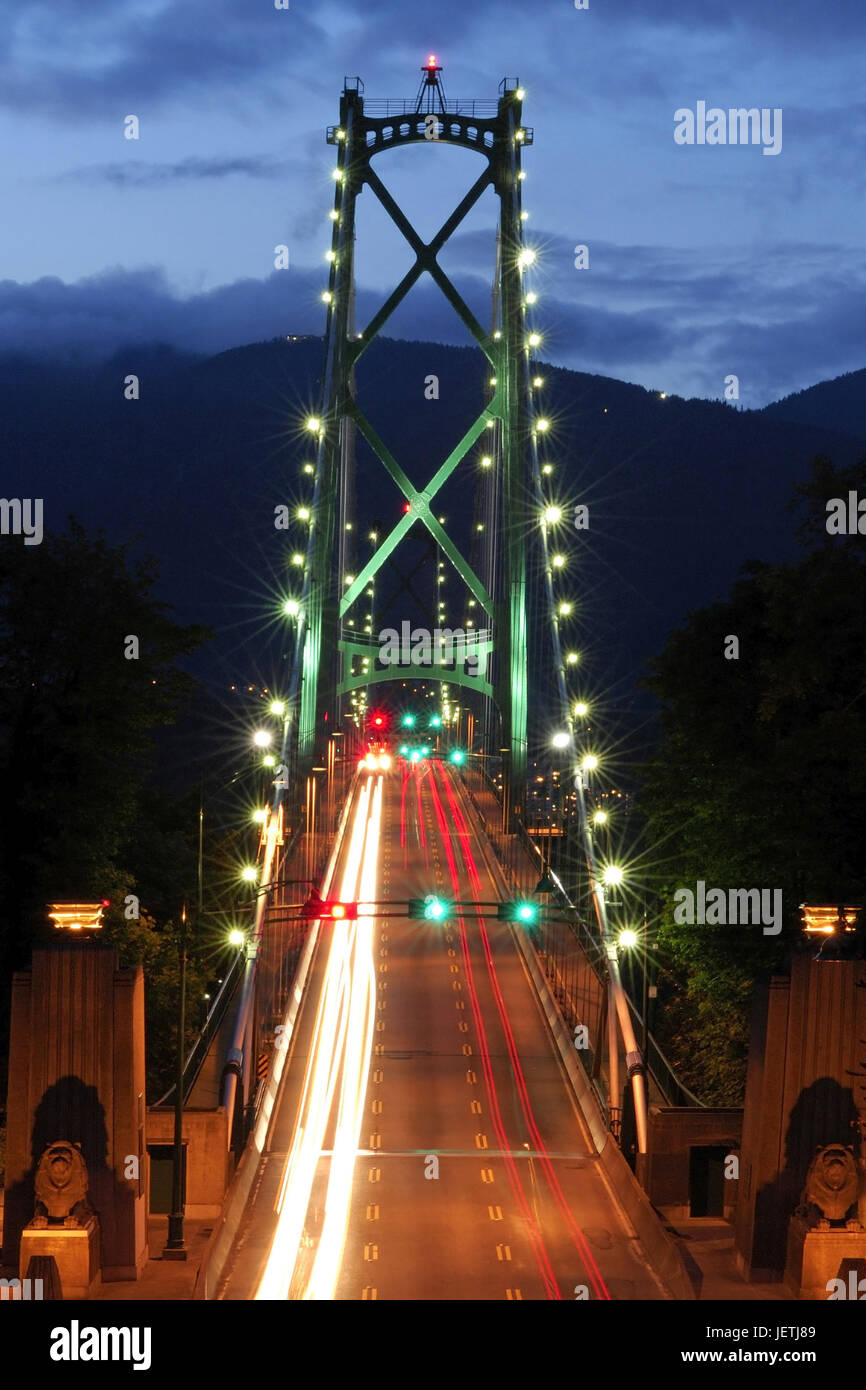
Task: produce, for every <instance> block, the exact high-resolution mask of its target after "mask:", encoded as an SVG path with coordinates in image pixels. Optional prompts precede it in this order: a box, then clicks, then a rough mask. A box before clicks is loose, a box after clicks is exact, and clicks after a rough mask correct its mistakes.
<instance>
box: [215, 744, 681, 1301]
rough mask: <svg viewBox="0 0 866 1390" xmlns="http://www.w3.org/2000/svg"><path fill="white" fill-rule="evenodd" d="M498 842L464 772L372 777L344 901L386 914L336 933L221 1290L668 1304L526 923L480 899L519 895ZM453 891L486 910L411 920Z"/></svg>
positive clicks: (330, 929)
mask: <svg viewBox="0 0 866 1390" xmlns="http://www.w3.org/2000/svg"><path fill="white" fill-rule="evenodd" d="M483 838H484V837H483V835H482V834H480V833H479V831H478V828H477V823H476V821H475V819H474V816H473V813H472V810H471V806H470V804H469V801H468V798H467V797H466V796H465V794H464V793H463V791H462V788H461V786H460V780H459V776H457V775H456V774H455V773H454V772H452V770H451V769H450V768H449V767H447V766H446V765H444V764H441V763H439V762H421V763H418V764H415V765H414V766H411V767H410V766H407V765H406V764H405V763H403V762H402V761H401V762H400V763H399V764H396V765H395V767H394V769H393V770H392V771H388V772H385V773H371V774H369V775H364V776H362V778H361V779H360V784H359V786H358V788H357V790H356V793H355V798H354V802H353V806H352V809H351V812H350V815H349V817H348V819H347V823H346V830H345V833H344V836H343V841H342V845H341V849H340V853H339V856H338V859H337V863H336V868H335V873H334V875H333V880H332V887H331V890H330V891H329V892H328V897H330V898H333V897H339V898H343V899H346V900H360V901H361V902H362V903H363V902H369V903H376V904H377V905H379V904H383V905H382V906H377V908H371V909H370V910H369V913H368V914H365V913H364V909H363V907H362V909H361V915H359V918H358V920H357V921H346V922H333V923H331V922H325V921H323V922H322V923H321V925H320V935H319V942H318V945H317V948H316V953H315V957H314V960H313V964H312V968H311V974H310V979H309V983H308V985H307V989H306V992H305V997H304V1002H303V1005H302V1007H301V1010H300V1013H299V1016H298V1020H297V1024H296V1027H295V1031H294V1035H293V1037H292V1040H291V1044H290V1050H289V1053H288V1057H287V1066H286V1068H285V1072H284V1077H283V1083H282V1088H281V1091H280V1093H279V1096H278V1100H277V1104H276V1106H275V1109H274V1116H273V1120H272V1123H271V1127H270V1132H269V1134H268V1139H267V1143H266V1146H265V1151H264V1153H263V1155H262V1159H261V1161H260V1165H259V1171H258V1173H257V1175H256V1179H255V1181H254V1184H253V1188H252V1193H251V1197H250V1201H249V1203H248V1205H247V1209H246V1211H245V1213H244V1216H243V1219H242V1221H241V1223H240V1225H239V1229H238V1234H237V1238H236V1240H235V1244H234V1247H233V1250H232V1253H231V1256H230V1259H229V1263H228V1266H227V1272H226V1275H225V1276H224V1278H223V1281H222V1284H221V1287H220V1290H219V1294H218V1296H220V1297H223V1298H228V1299H251V1298H268V1299H284V1298H291V1299H305V1298H307V1299H328V1300H332V1299H349V1300H352V1299H361V1300H363V1299H371V1300H372V1299H389V1300H396V1299H404V1300H434V1301H435V1300H445V1301H447V1300H473V1299H479V1300H491V1299H492V1300H501V1299H569V1300H573V1299H575V1298H588V1299H659V1298H663V1297H664V1296H665V1295H664V1292H663V1290H662V1288H661V1286H660V1284H659V1283H658V1281H657V1280H656V1278H655V1276H654V1275H653V1273H652V1272H651V1270H650V1269H649V1268H648V1266H647V1263H646V1261H645V1259H644V1257H643V1252H642V1250H641V1247H640V1245H639V1244H638V1242H637V1240H636V1237H635V1235H634V1232H633V1231H632V1230H631V1228H630V1226H629V1224H628V1221H627V1219H626V1218H625V1216H624V1214H623V1213H621V1211H620V1209H619V1207H618V1204H617V1203H616V1201H615V1199H614V1197H613V1195H612V1193H611V1191H610V1189H609V1187H608V1184H607V1182H606V1180H605V1178H604V1176H603V1174H602V1172H601V1171H600V1169H599V1167H598V1164H597V1163H596V1161H595V1160H594V1159H593V1157H592V1150H591V1145H590V1143H589V1140H588V1136H587V1133H586V1129H585V1126H584V1124H583V1121H582V1118H581V1116H580V1114H579V1111H578V1109H577V1105H576V1103H575V1101H574V1099H573V1096H572V1093H571V1090H570V1087H569V1084H568V1080H567V1077H566V1074H565V1071H564V1069H563V1067H562V1063H561V1061H560V1059H559V1056H558V1054H557V1052H556V1050H555V1047H554V1044H553V1041H552V1038H551V1036H550V1032H549V1029H548V1026H547V1023H546V1021H545V1018H544V1015H543V1013H542V1010H541V1006H540V1003H539V1001H538V998H537V995H536V993H535V990H534V988H533V986H532V984H531V982H530V979H529V976H528V974H527V971H526V967H525V965H524V963H523V960H522V958H521V955H520V953H519V951H518V949H517V946H516V944H515V938H514V936H513V935H512V933H513V932H515V931H520V930H524V929H523V928H521V927H518V926H512V925H511V924H509V923H506V922H499V921H497V920H496V918H495V917H494V916H491V915H490V913H491V911H492V909H490V908H488V909H487V914H486V915H485V914H483V913H482V912H480V911H477V910H476V909H475V907H474V904H476V903H480V904H484V903H490V902H492V901H496V900H499V898H500V897H501V892H500V889H499V888H498V886H497V880H496V878H495V870H494V869H493V866H492V856H491V854H490V851H489V849H488V850H485V847H484V843H483ZM431 893H432V894H435V895H436V896H438V897H440V898H441V899H442V900H443V901H447V900H452V901H459V902H463V903H467V904H471V905H472V906H468V907H464V908H463V909H462V911H457V910H455V911H453V912H449V915H448V916H447V917H446V918H445V919H444V920H442V921H417V920H410V919H408V918H407V917H406V916H402V915H397V914H399V913H400V912H401V911H402V912H403V913H405V911H406V907H405V904H406V902H407V900H408V899H410V898H424V897H425V896H426V895H427V894H431ZM388 903H393V904H394V907H393V908H389V907H388V905H387V904H388ZM391 912H393V913H394V915H393V916H390V915H385V916H383V915H382V913H386V914H390V913H391ZM374 914H375V915H374Z"/></svg>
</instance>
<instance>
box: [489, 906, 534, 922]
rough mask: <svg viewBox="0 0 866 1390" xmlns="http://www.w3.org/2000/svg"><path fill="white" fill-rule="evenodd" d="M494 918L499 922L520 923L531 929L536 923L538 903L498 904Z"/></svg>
mask: <svg viewBox="0 0 866 1390" xmlns="http://www.w3.org/2000/svg"><path fill="white" fill-rule="evenodd" d="M496 916H497V917H498V918H499V920H500V922H522V924H523V926H524V927H532V926H534V925H535V923H536V922H537V921H538V903H529V902H525V901H524V902H514V903H500V904H499V906H498V907H497V909H496Z"/></svg>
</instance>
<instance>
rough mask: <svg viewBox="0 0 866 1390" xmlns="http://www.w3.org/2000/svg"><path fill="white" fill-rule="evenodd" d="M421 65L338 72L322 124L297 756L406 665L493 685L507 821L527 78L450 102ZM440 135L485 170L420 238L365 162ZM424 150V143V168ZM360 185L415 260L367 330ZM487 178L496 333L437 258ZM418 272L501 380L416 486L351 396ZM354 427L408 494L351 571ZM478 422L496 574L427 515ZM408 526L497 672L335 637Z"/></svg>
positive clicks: (521, 633) (521, 733)
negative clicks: (322, 285)
mask: <svg viewBox="0 0 866 1390" xmlns="http://www.w3.org/2000/svg"><path fill="white" fill-rule="evenodd" d="M421 71H422V79H421V86H420V90H419V92H418V95H417V97H416V98H415V100H414V101H413V100H411V99H410V100H407V101H397V102H395V101H373V100H365V97H364V87H363V83H362V82H361V81H360V79H359V78H355V79H354V82H350V81H349V80H348V79H347V80H346V83H345V86H344V90H343V94H342V97H341V101H340V124H339V126H334V127H330V128H329V129H328V133H327V139H328V142H329V144H332V145H334V146H335V148H336V150H337V166H336V168H335V170H334V178H335V197H334V206H333V210H332V212H331V218H332V222H333V233H332V241H331V250H330V252H329V256H328V259H329V261H330V278H329V285H328V290H327V292H326V294H325V296H324V298H325V300H326V303H327V305H328V309H327V315H328V320H327V334H326V350H325V369H324V376H323V382H322V398H321V408H320V414H319V416H318V417H315V418H313V419H311V420H310V421H308V426H309V428H310V429H311V430H312V431H313V432H314V433H315V434H316V436H317V462H316V482H315V493H314V498H313V506H312V508H311V530H310V536H309V544H308V550H307V560H306V572H305V579H304V593H303V598H302V600H301V604H300V610H301V611H300V614H299V620H298V621H299V626H298V646H297V649H296V651H297V655H296V667H295V672H294V676H293V695H294V705H295V708H296V709H297V710H298V714H297V728H296V739H297V743H296V752H297V767H298V771H299V772H300V773H301V774H303V773H304V772H305V771H307V770H309V768H310V766H311V765H312V763H313V762H314V761H315V760H316V759H317V758H318V759H320V760H321V759H322V757H323V750H324V743H325V740H326V738H327V735H328V733H329V732H330V731H332V730H333V729H334V728H335V724H336V722H337V721H338V720H339V710H340V700H341V697H343V696H345V695H346V694H347V693H349V692H351V691H353V690H355V689H357V688H359V687H362V686H363V687H367V686H370V685H373V684H375V683H377V682H380V681H388V680H391V681H393V680H395V679H397V678H412V677H415V678H418V679H423V680H427V681H436V680H441V681H443V682H445V683H447V684H449V685H462V686H465V687H469V688H470V689H474V690H476V691H477V692H478V693H479V694H480V695H483V696H486V697H487V700H488V704H487V708H488V709H489V708H490V707H491V706H490V702H491V701H492V702H493V703H494V704H495V706H496V707H497V708H498V711H499V717H500V721H501V722H500V724H499V733H500V735H501V737H500V740H499V742H500V747H499V750H498V751H499V752H500V753H501V757H502V766H503V793H504V795H503V816H504V820H505V823H506V824H510V821H511V819H512V817H513V816H514V815H519V814H520V812H521V808H522V805H523V800H524V794H525V784H526V756H527V755H526V748H527V645H528V644H527V600H526V587H527V543H528V536H529V531H530V508H531V498H532V489H531V485H530V457H531V455H532V456H534V454H535V447H534V446H535V440H534V436H533V431H534V422H533V416H532V408H531V384H530V375H529V367H530V362H529V343H528V340H527V332H526V323H525V298H524V290H523V271H524V268H525V266H526V265H528V264H529V263H530V262H531V260H532V259H533V253H532V251H531V250H529V249H528V248H526V247H525V246H524V244H523V235H522V218H521V189H522V172H521V156H522V151H523V148H524V146H526V145H530V144H531V143H532V131H531V130H530V129H527V128H526V127H525V126H524V125H523V123H522V119H521V108H522V100H523V92H522V90H521V89H520V87H519V84H518V83H517V81H516V80H515V81H512V80H511V79H508V78H505V79H504V80H503V81H502V82H501V83H500V88H499V91H500V95H499V98H498V99H497V100H493V101H469V102H459V101H456V102H455V101H452V102H447V101H446V100H445V94H444V89H443V86H442V79H441V73H442V68H441V67H440V66H438V64H437V62H436V59H435V57H432V56H431V58H430V59H429V61H428V63H427V64H426V65H425V67H423V68H422V69H421ZM433 141H439V142H443V143H448V144H452V145H458V146H462V147H463V148H464V149H468V150H472V151H474V152H475V153H476V154H477V155H478V156H479V157H480V159H481V161H482V162H483V168H482V170H481V172H480V173H479V174H478V177H477V178H476V179H475V182H474V183H473V184H472V186H471V188H470V189H469V191H468V192H467V194H466V196H465V197H464V198H463V199H462V201H461V202H460V203H459V204H458V206H457V207H456V208H455V209H454V211H453V212H452V213H451V215H450V216H449V217H448V218H447V219H446V220H445V221H444V222H443V223H442V225H441V227H440V229H439V231H438V232H437V233H436V235H435V236H434V237H433V239H432V240H431V241H429V242H424V241H423V240H422V239H421V237H420V236H419V234H418V232H417V231H416V229H415V228H414V227H413V225H412V223H411V222H410V221H409V219H408V217H407V216H406V215H405V213H404V212H403V211H402V210H401V208H400V207H399V206H398V204H397V203H396V201H395V200H394V198H393V197H392V196H391V194H390V193H389V191H388V189H387V188H386V187H385V186H384V184H383V183H382V181H381V179H380V178H379V176H378V174H377V172H376V170H375V169H374V167H373V161H374V158H375V157H376V156H377V155H381V154H384V153H387V152H388V151H389V150H394V149H397V148H400V147H402V146H405V145H410V144H420V145H422V146H426V147H427V148H428V149H429V146H430V144H431V142H433ZM423 158H424V156H423V155H422V154H419V166H420V165H421V164H422V161H423ZM422 172H423V176H424V177H425V178H426V179H428V180H429V179H430V178H431V170H430V165H429V162H428V163H427V164H426V165H424V166H423V169H422ZM365 186H366V187H368V188H369V189H370V191H371V192H372V193H373V194H374V195H375V196H376V198H377V199H378V200H379V202H380V203H381V205H382V207H383V208H384V209H385V211H386V212H387V213H388V215H389V217H390V218H391V220H392V221H393V223H394V224H395V226H396V227H397V228H398V229H399V231H400V233H401V234H402V235H403V237H404V238H405V240H406V241H407V242H408V244H409V247H410V248H411V250H412V252H413V253H414V257H415V259H414V263H413V264H412V266H411V267H410V269H409V270H408V271H407V273H406V274H405V275H404V276H403V278H402V279H401V281H400V283H399V284H398V285H396V287H395V288H394V290H393V291H392V292H391V294H390V295H389V296H388V297H387V299H386V300H385V302H384V303H383V304H382V305H381V307H380V308H379V309H378V311H377V312H376V313H375V314H374V316H373V318H372V319H371V321H370V322H369V324H368V325H367V326H366V328H365V329H364V330H363V332H358V333H355V331H354V323H353V310H352V306H353V295H354V264H353V262H354V248H355V235H356V232H355V218H356V202H357V199H358V196H359V194H360V193H361V192H362V191H363V189H364V187H365ZM488 187H492V189H493V190H494V192H495V194H496V196H497V197H498V200H499V217H498V228H497V242H496V246H497V254H496V258H495V260H496V264H495V268H494V273H493V279H494V304H495V305H496V309H495V315H494V323H493V325H492V326H491V329H490V331H489V332H488V331H486V330H485V329H484V328H483V327H482V325H481V324H480V323H479V322H478V320H477V318H476V317H475V315H474V314H473V313H472V311H471V310H470V308H469V307H468V305H467V304H466V302H465V301H464V299H463V298H462V297H461V295H460V294H459V293H458V292H457V290H456V289H455V287H454V285H453V284H452V282H451V280H450V279H449V278H448V276H447V275H446V274H445V272H444V271H443V269H442V267H441V266H440V264H439V261H438V257H439V254H440V252H441V251H442V248H443V247H444V246H445V244H446V243H447V241H448V239H449V238H450V237H451V236H453V234H454V233H455V232H456V231H457V229H458V228H459V227H460V225H461V223H462V222H463V220H464V219H465V217H466V216H467V214H468V213H469V211H470V210H471V209H472V208H473V207H474V205H475V204H476V203H477V202H478V200H479V198H480V197H481V196H482V194H483V193H484V192H485V190H486V189H487V188H488ZM492 245H493V239H492V238H491V246H492ZM425 271H426V272H428V273H429V275H430V276H431V277H432V279H433V281H434V282H435V284H436V285H437V286H438V288H439V289H440V290H441V292H442V293H443V295H444V296H445V298H446V299H447V300H448V302H449V304H450V305H451V306H452V308H453V309H454V311H455V313H456V314H457V315H458V316H459V318H460V319H461V320H462V322H463V324H464V325H465V326H466V328H467V329H468V330H469V332H470V333H471V335H472V337H473V338H474V339H475V341H476V342H477V344H478V346H479V347H480V349H481V351H482V352H483V353H484V356H485V357H486V359H487V361H488V363H489V365H490V368H491V379H492V380H495V383H496V385H495V388H494V390H493V394H492V396H491V398H490V399H489V400H488V401H487V402H486V404H484V405H483V407H482V409H481V410H480V411H479V413H478V415H477V417H476V418H475V419H474V421H473V422H472V423H471V425H470V426H469V428H468V429H467V430H466V432H465V433H464V434H463V437H462V438H461V439H460V440H459V441H458V442H457V444H456V446H455V447H454V448H453V449H452V450H451V452H450V453H448V454H447V456H446V457H444V458H443V459H442V461H441V463H440V465H439V467H438V468H437V469H436V471H435V472H434V473H433V475H432V477H431V478H430V479H429V481H428V482H427V484H426V485H425V486H422V487H415V486H414V485H413V484H412V483H411V482H410V480H409V478H408V476H407V474H406V472H405V471H404V469H403V468H402V467H401V464H400V461H399V460H398V459H397V458H395V457H394V456H393V455H392V453H391V452H390V451H389V449H388V448H387V446H386V444H385V443H384V441H383V440H382V438H381V437H380V436H379V435H378V434H377V432H376V430H375V429H374V428H373V425H372V424H371V422H370V421H369V420H368V419H367V418H366V417H365V415H364V413H363V411H362V410H361V409H359V407H358V405H357V403H356V400H355V396H354V390H353V384H354V368H355V366H356V364H357V363H358V361H359V359H360V358H361V357H362V356H363V354H364V353H365V352H366V351H367V349H368V347H369V345H370V343H371V342H372V340H373V339H374V338H375V336H376V335H377V334H379V333H381V332H382V330H383V329H384V328H385V326H386V324H387V323H388V320H389V318H390V317H391V315H392V313H393V312H394V310H395V309H396V308H397V306H398V305H399V304H400V302H401V300H402V299H403V298H404V297H405V296H406V295H407V294H408V292H409V291H410V290H411V288H412V287H413V285H415V283H416V282H417V281H418V279H419V277H420V276H421V275H422V274H423V272H425ZM356 432H360V434H361V435H362V437H363V438H364V439H365V440H366V442H367V444H368V445H369V446H370V449H371V450H372V452H373V454H374V455H375V457H376V459H378V460H379V462H380V463H381V465H382V467H383V468H384V469H385V470H386V472H387V474H388V475H389V476H390V478H391V479H392V480H393V482H394V483H395V484H396V485H397V487H398V488H399V490H400V492H401V493H402V495H403V497H404V498H405V504H406V505H405V510H404V513H403V515H402V516H401V518H400V520H399V521H398V523H397V524H396V525H395V526H394V527H393V529H392V530H391V531H390V533H389V534H387V535H385V536H383V537H382V539H381V543H380V544H378V546H377V548H376V550H375V553H374V554H373V555H372V556H371V558H370V559H369V560H368V561H367V562H366V563H365V564H363V566H362V568H361V569H360V570H359V572H358V574H357V575H354V576H352V580H351V583H349V584H348V585H347V584H346V583H345V582H344V576H345V570H346V564H345V555H346V550H345V547H346V527H345V517H346V516H347V515H351V511H350V508H351V496H352V482H353V473H354V469H353V465H354V441H355V438H356ZM482 436H484V439H485V440H486V441H489V440H490V439H491V438H493V440H494V441H495V444H494V449H495V452H496V456H497V458H496V462H497V472H498V483H497V489H496V509H497V513H498V514H497V515H496V516H495V517H494V518H493V521H494V526H493V530H494V536H495V541H496V542H497V557H496V565H495V571H496V583H495V585H494V584H493V583H491V581H490V579H489V577H488V576H486V575H481V574H479V573H478V572H477V571H476V569H475V568H473V566H472V565H471V564H470V562H469V559H468V558H467V557H466V556H465V555H464V554H463V553H461V551H460V549H459V548H458V547H457V545H456V544H455V543H454V541H453V539H452V538H451V537H450V536H449V535H448V533H447V531H446V530H445V528H444V527H443V526H442V524H441V522H440V521H439V519H438V518H437V516H436V514H435V499H436V497H437V494H438V493H439V491H440V489H441V488H442V487H443V485H444V484H445V483H446V482H447V481H448V480H449V479H451V478H452V476H453V475H454V474H455V472H456V470H458V469H459V468H460V466H461V464H463V466H464V470H465V468H466V467H467V465H466V464H465V463H464V460H466V458H467V455H468V454H469V451H470V450H471V449H472V448H473V446H474V445H475V444H476V443H477V442H478V441H479V439H481V438H482ZM491 452H493V450H491ZM532 514H533V515H534V508H532ZM416 526H420V527H423V528H426V531H427V532H428V533H429V535H430V537H432V539H433V542H435V544H436V545H438V547H439V548H440V551H441V553H442V555H443V556H445V557H447V559H448V560H450V561H451V563H452V565H453V566H454V568H455V570H456V571H457V573H458V574H459V576H460V577H461V579H462V581H463V583H464V584H465V586H466V588H467V590H468V591H469V592H471V594H472V596H473V597H474V599H475V601H476V604H477V605H478V607H479V608H480V610H481V611H482V612H483V613H484V615H485V624H484V638H485V641H484V644H483V645H484V651H485V654H486V653H487V652H491V653H492V656H493V667H494V674H493V679H492V681H489V680H488V679H487V676H486V674H482V673H479V674H476V675H472V674H469V673H467V672H466V671H465V670H463V669H461V667H460V665H459V663H458V664H457V665H456V666H455V665H453V664H444V663H443V664H436V661H435V658H434V662H433V664H432V665H430V664H425V665H420V664H411V665H408V666H407V665H403V666H401V667H400V668H399V670H394V669H390V668H387V667H386V668H385V669H376V666H375V655H376V652H377V648H376V647H375V646H374V644H373V641H372V640H371V641H369V642H366V643H365V642H363V641H362V640H359V638H356V637H355V636H354V635H352V636H351V637H350V638H346V637H344V636H343V635H342V634H343V633H344V632H345V631H346V628H345V626H344V624H345V622H346V619H347V614H349V613H350V611H351V610H352V609H353V605H355V604H356V603H357V601H358V600H359V599H360V598H361V597H362V596H363V595H364V594H365V592H366V591H367V589H368V586H369V585H370V584H371V583H372V582H373V580H374V578H375V576H376V574H377V573H378V572H379V571H380V570H381V568H382V566H383V565H384V564H385V563H386V561H387V560H388V559H389V557H391V556H392V555H393V554H394V552H395V551H397V549H398V547H400V545H401V543H402V542H404V541H405V538H406V537H407V536H408V535H409V533H410V532H411V531H412V529H413V528H414V527H416ZM298 696H299V699H298Z"/></svg>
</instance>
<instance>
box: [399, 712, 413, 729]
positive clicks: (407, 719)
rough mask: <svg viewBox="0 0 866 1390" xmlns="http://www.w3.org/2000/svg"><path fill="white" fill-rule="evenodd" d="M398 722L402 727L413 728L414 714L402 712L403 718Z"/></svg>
mask: <svg viewBox="0 0 866 1390" xmlns="http://www.w3.org/2000/svg"><path fill="white" fill-rule="evenodd" d="M400 723H401V724H402V725H403V728H404V729H414V727H415V716H414V714H404V715H403V718H402V719H401V720H400Z"/></svg>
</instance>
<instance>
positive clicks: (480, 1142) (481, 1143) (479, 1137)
mask: <svg viewBox="0 0 866 1390" xmlns="http://www.w3.org/2000/svg"><path fill="white" fill-rule="evenodd" d="M475 1147H476V1149H486V1148H487V1135H486V1134H476V1136H475Z"/></svg>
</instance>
